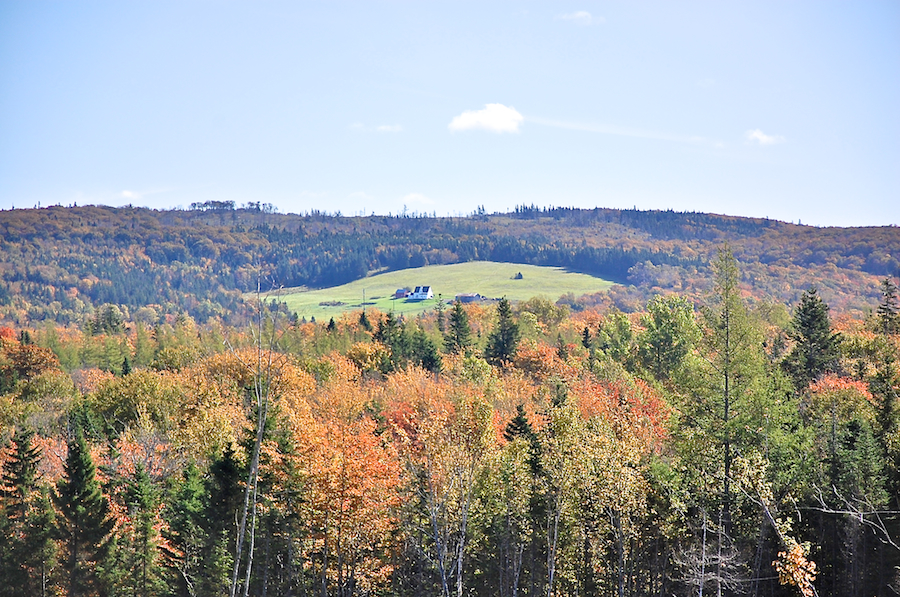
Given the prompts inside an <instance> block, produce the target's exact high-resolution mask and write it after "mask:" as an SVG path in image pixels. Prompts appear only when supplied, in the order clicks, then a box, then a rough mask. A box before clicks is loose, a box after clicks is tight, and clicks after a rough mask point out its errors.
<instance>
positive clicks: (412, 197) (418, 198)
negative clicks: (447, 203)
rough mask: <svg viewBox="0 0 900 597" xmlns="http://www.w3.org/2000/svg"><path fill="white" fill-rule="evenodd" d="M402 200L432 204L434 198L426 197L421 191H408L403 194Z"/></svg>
mask: <svg viewBox="0 0 900 597" xmlns="http://www.w3.org/2000/svg"><path fill="white" fill-rule="evenodd" d="M403 201H404V202H405V203H422V204H424V205H434V203H435V201H434V199H432V198H430V197H426V196H425V195H423V194H422V193H409V194H408V195H404V196H403Z"/></svg>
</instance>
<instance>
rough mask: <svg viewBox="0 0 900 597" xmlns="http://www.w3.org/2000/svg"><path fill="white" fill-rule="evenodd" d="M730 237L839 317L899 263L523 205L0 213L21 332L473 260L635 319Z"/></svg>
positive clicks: (697, 274)
mask: <svg viewBox="0 0 900 597" xmlns="http://www.w3.org/2000/svg"><path fill="white" fill-rule="evenodd" d="M726 241H727V242H728V243H730V245H731V247H732V249H733V251H734V255H735V257H736V259H737V260H738V262H739V263H740V264H741V266H742V283H744V284H745V286H746V289H747V291H748V292H749V293H750V294H751V295H752V296H754V297H755V298H758V299H772V300H778V301H782V302H788V303H792V304H793V303H794V302H795V301H797V300H798V299H799V296H800V293H801V292H802V291H803V289H805V288H808V287H810V286H812V285H816V286H818V288H819V291H820V294H821V295H822V296H823V297H824V298H825V299H826V300H828V301H829V302H830V303H831V304H832V305H833V306H834V308H836V309H840V310H842V311H843V310H856V311H863V310H865V309H866V308H874V306H875V305H876V304H877V300H878V296H877V293H876V292H874V291H870V290H864V292H860V289H870V288H874V287H876V284H875V281H876V280H877V277H880V276H885V275H889V274H893V273H894V272H896V271H897V270H898V268H900V257H898V256H900V232H898V229H897V228H894V227H882V228H815V227H809V226H800V225H794V224H787V223H784V222H777V221H772V220H760V219H751V218H737V217H729V216H719V215H712V214H700V213H679V212H672V211H665V212H663V211H636V210H613V209H601V208H598V209H594V210H584V209H568V208H544V209H541V208H536V207H527V206H522V207H519V208H517V209H516V210H515V211H514V212H512V213H507V214H490V215H489V214H485V213H483V211H479V212H476V213H474V214H472V215H471V216H469V217H465V218H445V217H435V216H429V215H427V214H408V213H404V214H400V215H397V216H368V217H344V216H340V215H328V214H324V213H318V212H313V213H309V214H306V215H294V214H278V213H275V211H274V209H273V208H272V207H271V206H268V205H265V204H263V205H260V204H258V203H254V204H248V205H245V206H243V207H242V208H236V207H235V206H234V204H233V203H232V202H228V201H221V202H219V201H213V202H206V203H202V204H194V205H192V206H191V209H189V210H170V211H155V210H149V209H143V208H132V207H125V208H111V207H102V206H85V207H70V208H65V207H48V208H43V209H24V210H23V209H19V210H12V211H3V212H0V314H2V316H3V317H4V318H5V319H6V320H8V321H9V322H10V323H13V324H16V325H26V324H29V323H32V322H36V321H42V320H45V319H52V320H54V321H56V322H58V323H63V324H66V323H72V324H80V323H82V322H83V321H84V320H85V318H86V317H90V316H93V311H94V309H95V308H99V307H101V306H102V305H104V304H113V305H117V306H118V307H119V308H120V309H123V310H127V311H128V312H129V313H130V312H132V311H137V310H140V309H141V308H144V311H143V314H142V316H141V317H143V318H144V319H145V320H146V321H147V322H150V319H152V317H153V313H155V314H157V315H159V314H161V313H164V312H177V311H183V312H185V313H187V314H189V315H190V316H191V317H193V318H195V319H197V320H198V321H200V322H205V321H207V320H209V319H211V318H212V319H215V318H225V319H230V320H231V321H236V320H235V319H234V318H235V316H236V314H240V315H246V313H247V311H246V308H245V305H244V300H243V298H242V297H243V293H246V292H248V291H252V290H254V289H256V287H257V283H261V284H262V285H263V290H268V289H270V288H272V287H273V286H274V287H294V286H309V287H328V286H334V285H338V284H343V283H346V282H349V281H352V280H356V279H359V278H362V277H364V276H366V275H367V274H369V273H370V272H373V271H384V270H396V269H404V268H409V267H419V266H423V265H428V264H443V263H458V262H465V261H474V260H490V261H507V262H518V263H528V264H534V265H553V266H562V267H566V268H569V269H571V270H574V271H579V272H583V273H588V274H593V275H596V276H600V277H604V278H607V279H611V280H615V281H617V282H620V283H622V284H623V285H625V286H624V287H623V288H621V289H619V292H618V293H613V296H614V297H618V298H617V299H616V303H615V304H616V306H617V307H618V308H620V309H622V310H625V311H631V310H634V309H635V308H637V307H638V306H639V305H640V304H641V303H642V302H644V301H646V300H647V299H648V298H650V296H652V295H653V294H654V293H656V292H660V291H676V292H679V293H682V294H691V295H694V296H699V295H701V294H702V293H703V292H705V291H706V290H707V289H708V288H709V284H710V279H711V275H710V268H709V264H710V263H711V259H712V257H713V256H714V254H715V250H716V248H717V247H718V246H719V245H720V244H721V243H722V242H726ZM626 288H627V289H628V290H626ZM576 298H577V297H576ZM570 303H571V304H572V305H573V306H579V305H580V304H583V303H577V302H575V301H570ZM587 304H590V300H588V301H587ZM148 308H149V309H150V310H148Z"/></svg>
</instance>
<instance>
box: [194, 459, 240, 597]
mask: <svg viewBox="0 0 900 597" xmlns="http://www.w3.org/2000/svg"><path fill="white" fill-rule="evenodd" d="M241 476H242V473H241V467H240V464H239V463H238V461H237V458H236V456H235V453H234V449H233V447H231V446H229V447H227V448H226V449H225V450H224V452H223V453H222V456H221V457H219V458H217V459H216V460H215V461H213V463H212V464H211V465H210V467H209V477H208V478H207V483H206V504H205V507H204V512H203V519H202V523H203V531H204V545H203V550H202V564H201V567H200V570H201V577H200V579H199V581H198V583H197V586H196V587H197V593H196V594H197V595H198V596H204V597H207V596H208V597H219V596H221V595H226V594H228V592H229V589H230V587H231V582H230V579H231V572H232V567H233V566H234V548H235V545H234V542H235V533H236V527H237V523H236V520H237V517H238V512H239V509H240V507H241V498H242V496H243V491H242V490H241Z"/></svg>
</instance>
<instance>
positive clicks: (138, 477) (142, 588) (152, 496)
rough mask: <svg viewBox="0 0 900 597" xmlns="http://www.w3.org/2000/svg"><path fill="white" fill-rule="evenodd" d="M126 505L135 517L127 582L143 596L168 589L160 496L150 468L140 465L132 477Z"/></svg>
mask: <svg viewBox="0 0 900 597" xmlns="http://www.w3.org/2000/svg"><path fill="white" fill-rule="evenodd" d="M125 505H126V507H127V508H128V517H129V519H130V520H131V525H130V527H131V528H130V533H129V536H128V537H127V544H126V545H125V546H124V547H125V549H126V550H127V556H126V564H127V566H126V569H125V571H124V572H125V575H124V576H125V578H124V579H123V580H124V583H123V584H124V585H125V586H126V587H127V588H128V591H129V594H132V595H135V596H141V597H149V596H150V595H158V594H160V593H161V591H162V590H163V588H164V584H163V580H162V565H161V562H160V553H159V545H160V536H159V531H158V529H157V527H156V522H157V519H156V510H157V508H158V506H159V498H158V495H157V491H156V488H155V487H154V486H153V482H152V481H151V479H150V475H148V474H147V470H146V469H145V468H144V467H143V466H142V465H140V464H139V465H138V466H137V468H136V470H135V472H134V475H133V476H132V478H131V479H129V480H128V483H127V486H126V492H125Z"/></svg>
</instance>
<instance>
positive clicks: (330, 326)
mask: <svg viewBox="0 0 900 597" xmlns="http://www.w3.org/2000/svg"><path fill="white" fill-rule="evenodd" d="M325 330H326V331H328V332H336V331H337V324H336V323H334V317H332V318H331V319H329V320H328V325H327V326H326V327H325Z"/></svg>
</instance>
